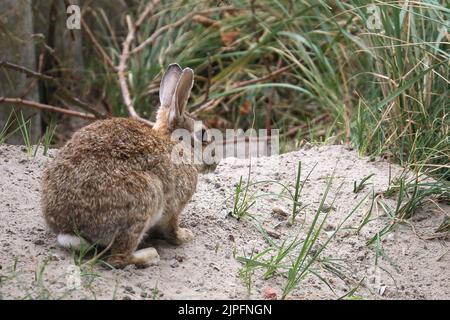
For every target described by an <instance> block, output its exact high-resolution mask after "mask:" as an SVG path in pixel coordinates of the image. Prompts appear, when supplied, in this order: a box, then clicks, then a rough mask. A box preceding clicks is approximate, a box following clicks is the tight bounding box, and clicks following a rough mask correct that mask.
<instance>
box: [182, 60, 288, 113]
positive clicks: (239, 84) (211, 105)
mask: <svg viewBox="0 0 450 320" xmlns="http://www.w3.org/2000/svg"><path fill="white" fill-rule="evenodd" d="M291 68H292V65H290V66H286V67H283V68H280V69H278V70H275V71H274V72H272V73H270V74H268V75H266V76H264V77H261V78H256V79H252V80H246V81H241V82H237V83H235V84H233V85H232V86H231V88H232V89H236V88H241V87H245V86H248V85H251V84H255V83H259V82H263V81H266V80H270V79H273V78H275V77H276V76H278V75H280V74H282V73H283V72H286V71H287V70H289V69H291ZM223 99H224V97H223V96H222V97H219V98H216V99H213V100H210V101H206V102H204V103H203V104H202V105H201V106H200V107H199V108H198V109H196V110H194V111H192V112H191V114H192V115H193V116H197V115H199V114H200V113H201V112H203V111H205V110H211V109H214V108H215V107H216V106H217V105H218V104H219V103H220V102H221V101H222V100H223Z"/></svg>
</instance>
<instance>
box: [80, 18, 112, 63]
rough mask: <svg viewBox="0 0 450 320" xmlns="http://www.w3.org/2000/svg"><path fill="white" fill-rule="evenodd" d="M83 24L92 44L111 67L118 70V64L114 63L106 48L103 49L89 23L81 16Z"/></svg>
mask: <svg viewBox="0 0 450 320" xmlns="http://www.w3.org/2000/svg"><path fill="white" fill-rule="evenodd" d="M81 26H82V27H83V30H84V31H85V32H86V35H87V36H88V38H89V40H91V42H92V44H93V45H94V48H95V49H96V50H97V51H98V53H99V54H100V55H101V56H102V57H103V59H104V60H105V61H106V63H107V64H108V66H109V67H110V68H111V69H113V70H116V66H115V65H114V63H113V61H112V59H111V57H110V56H109V55H108V54H107V53H106V51H105V49H103V47H102V46H101V45H100V43H99V42H98V41H97V39H96V38H95V36H94V33H93V32H92V30H91V28H89V26H88V24H87V23H86V22H85V21H84V19H83V18H81Z"/></svg>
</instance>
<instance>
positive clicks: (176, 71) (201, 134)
mask: <svg viewBox="0 0 450 320" xmlns="http://www.w3.org/2000/svg"><path fill="white" fill-rule="evenodd" d="M193 84H194V72H193V71H192V69H190V68H185V69H181V67H180V66H179V65H178V64H176V63H174V64H171V65H169V66H168V67H167V70H166V72H165V73H164V75H163V77H162V80H161V85H160V89H159V99H160V107H159V109H158V113H157V115H156V123H155V126H154V127H153V129H154V130H156V131H158V132H159V133H160V134H162V135H167V136H172V138H173V137H174V136H178V135H174V133H176V132H177V131H178V132H179V131H180V130H181V131H185V132H187V133H188V134H189V139H184V142H185V143H188V144H189V145H190V147H192V148H191V150H192V152H197V153H198V152H202V151H203V150H204V149H205V148H209V150H212V152H211V156H212V157H214V149H213V143H214V142H213V141H211V139H210V137H209V136H208V133H207V132H208V127H206V126H205V125H204V124H203V123H202V122H201V121H199V120H197V119H195V118H194V117H193V116H191V115H190V114H189V113H188V112H187V111H186V105H187V102H188V99H189V96H190V94H191V89H192V86H193ZM172 140H174V139H172ZM198 146H201V150H195V147H197V148H198ZM202 159H203V158H202ZM211 162H212V163H211ZM197 164H198V163H197ZM216 165H217V163H216V162H215V161H210V159H209V161H203V160H202V163H201V164H200V166H199V170H200V171H211V170H214V168H215V167H216Z"/></svg>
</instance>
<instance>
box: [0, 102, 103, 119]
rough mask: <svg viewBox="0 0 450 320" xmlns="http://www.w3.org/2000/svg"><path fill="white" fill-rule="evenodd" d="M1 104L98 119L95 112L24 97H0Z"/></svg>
mask: <svg viewBox="0 0 450 320" xmlns="http://www.w3.org/2000/svg"><path fill="white" fill-rule="evenodd" d="M0 104H13V105H22V106H26V107H31V108H35V109H41V110H48V111H52V112H58V113H62V114H66V115H68V116H71V117H78V118H83V119H88V120H96V119H97V117H96V116H94V115H93V114H88V113H83V112H78V111H73V110H68V109H63V108H59V107H54V106H51V105H48V104H43V103H39V102H36V101H30V100H23V99H20V98H5V97H0Z"/></svg>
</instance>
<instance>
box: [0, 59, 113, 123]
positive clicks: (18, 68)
mask: <svg viewBox="0 0 450 320" xmlns="http://www.w3.org/2000/svg"><path fill="white" fill-rule="evenodd" d="M0 67H4V68H8V69H11V70H15V71H18V72H22V73H24V74H26V75H27V76H29V77H33V78H37V79H42V80H46V81H48V82H51V83H53V84H55V85H56V86H57V87H58V89H60V91H61V93H62V95H63V97H65V98H66V99H67V100H69V102H71V103H73V104H74V105H76V106H78V107H80V108H82V109H83V110H85V111H87V112H89V113H92V114H93V115H94V116H95V117H96V118H99V119H103V118H106V116H105V115H103V114H101V113H100V112H98V111H97V110H95V109H94V108H93V107H91V106H90V105H88V104H87V103H85V102H82V101H80V100H79V99H78V98H74V97H73V96H72V94H71V93H70V91H69V90H67V89H66V88H65V87H64V86H62V85H61V84H60V83H59V81H58V79H57V78H54V77H52V76H49V75H46V74H43V73H40V72H36V71H33V70H30V69H28V68H25V67H23V66H19V65H16V64H13V63H10V62H7V61H0Z"/></svg>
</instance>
